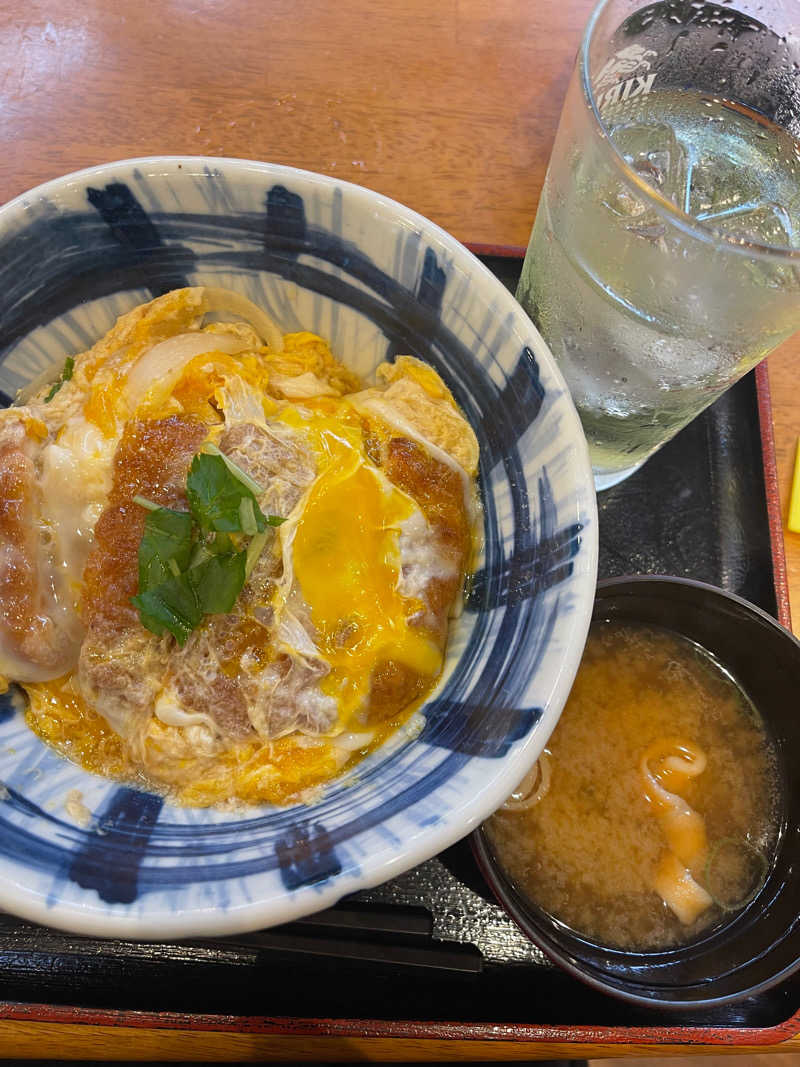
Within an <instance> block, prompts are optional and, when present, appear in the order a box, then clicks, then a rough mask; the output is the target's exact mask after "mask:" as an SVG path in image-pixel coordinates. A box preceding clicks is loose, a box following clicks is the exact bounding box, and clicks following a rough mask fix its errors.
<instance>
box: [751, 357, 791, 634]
mask: <svg viewBox="0 0 800 1067" xmlns="http://www.w3.org/2000/svg"><path fill="white" fill-rule="evenodd" d="M755 376H756V395H757V398H758V421H759V426H760V429H761V453H762V456H763V460H764V488H765V491H766V497H767V517H768V521H769V537H770V543H771V547H772V572H773V575H774V581H775V599H776V600H777V602H778V622H780V623H781V625H783V626H785V627H786V629H787V630H791V628H792V613H791V610H790V607H789V580H788V578H787V574H786V553H785V552H784V547H783V519H782V517H781V494H780V486H779V482H778V464H777V459H776V455H775V434H774V433H773V430H772V402H771V399H770V396H771V394H770V385H769V371H768V369H767V364H766V363H759V365H758V366H757V367H756V371H755Z"/></svg>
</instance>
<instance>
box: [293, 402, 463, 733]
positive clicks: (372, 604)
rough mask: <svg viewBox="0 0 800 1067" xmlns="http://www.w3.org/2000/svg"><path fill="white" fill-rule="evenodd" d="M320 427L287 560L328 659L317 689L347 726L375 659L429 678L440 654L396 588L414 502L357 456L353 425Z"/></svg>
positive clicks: (365, 689)
mask: <svg viewBox="0 0 800 1067" xmlns="http://www.w3.org/2000/svg"><path fill="white" fill-rule="evenodd" d="M325 421H326V422H328V421H329V420H327V419H326V420H325ZM330 421H333V420H330ZM323 436H324V438H325V446H326V451H327V452H328V455H329V457H330V458H329V463H328V465H327V466H326V468H325V469H324V471H323V472H322V473H321V474H320V476H319V477H318V478H317V480H316V482H315V483H314V485H313V486H312V488H311V490H310V492H309V495H308V498H307V500H306V503H305V507H304V509H303V514H302V518H301V520H300V522H299V524H298V527H297V530H296V533H295V536H294V543H293V556H292V562H293V567H294V573H295V576H296V578H297V581H298V583H299V585H300V590H301V592H302V594H303V597H304V599H305V601H306V603H307V604H308V605H309V608H310V612H311V620H312V622H313V623H314V627H315V629H316V631H317V644H318V647H319V648H320V651H321V653H322V655H323V657H324V658H325V659H326V660H327V661H328V663H329V664H330V666H331V673H330V675H329V676H328V677H327V678H326V679H325V681H324V683H323V688H324V689H325V690H326V692H327V693H328V694H329V695H330V696H333V697H334V698H335V699H336V700H337V703H338V705H339V724H340V726H346V724H347V720H348V719H349V717H350V715H351V714H352V713H353V712H354V711H355V710H357V709H358V707H359V706H360V705H361V704H362V702H363V700H364V698H365V696H366V694H367V692H368V690H369V685H370V678H371V675H372V672H373V670H374V669H375V668H376V667H378V666H379V665H380V664H382V663H384V662H385V661H386V660H388V659H391V660H395V661H399V662H401V663H403V664H404V665H405V666H407V667H410V668H411V669H412V670H414V671H415V672H417V673H418V674H420V675H424V676H426V677H434V676H435V675H437V674H438V673H439V671H440V670H441V666H442V653H441V650H440V649H439V647H438V646H437V644H436V643H435V642H434V641H433V640H432V639H431V637H430V636H429V635H428V634H427V633H426V632H425V631H424V630H423V629H421V628H420V627H418V626H417V627H415V626H412V625H410V623H409V619H410V617H411V616H412V615H413V614H414V613H415V612H416V611H418V609H419V607H420V605H419V603H418V602H417V601H416V600H412V599H410V598H407V597H403V596H401V595H400V593H399V592H398V588H397V587H398V580H399V574H400V566H401V559H400V549H399V545H398V541H399V536H400V525H401V523H402V522H403V521H404V520H406V519H408V518H409V517H410V516H411V515H412V514H413V512H414V510H415V507H416V505H415V504H414V502H413V501H412V500H411V499H410V498H409V497H408V496H406V495H405V494H404V493H402V492H400V491H399V490H398V489H396V488H395V487H394V486H392V485H391V483H390V482H388V481H387V479H385V478H383V477H382V476H381V474H380V472H379V471H377V470H376V469H375V468H373V467H372V466H370V465H369V464H368V463H366V462H365V461H364V457H363V454H362V452H361V450H360V449H357V448H355V447H353V443H354V442H353V436H354V435H353V434H352V432H350V433H346V434H343V435H341V436H339V435H338V434H334V433H332V432H330V429H329V430H328V432H327V433H324V434H323Z"/></svg>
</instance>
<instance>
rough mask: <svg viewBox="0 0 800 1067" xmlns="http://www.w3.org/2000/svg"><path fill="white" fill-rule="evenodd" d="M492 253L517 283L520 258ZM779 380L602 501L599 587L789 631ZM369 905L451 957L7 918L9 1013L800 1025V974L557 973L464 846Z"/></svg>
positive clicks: (647, 1036) (457, 1027) (744, 1030)
mask: <svg viewBox="0 0 800 1067" xmlns="http://www.w3.org/2000/svg"><path fill="white" fill-rule="evenodd" d="M483 258H484V261H485V262H486V263H487V265H488V266H489V267H490V268H491V269H492V270H493V271H494V272H495V273H496V274H497V275H498V276H499V277H500V278H501V280H502V281H503V282H504V283H505V284H506V285H507V286H508V287H509V288H510V289H511V290H512V291H513V290H514V288H515V286H516V280H517V276H518V274H519V267H520V260H519V259H518V258H516V257H514V256H508V255H492V256H484V257H483ZM765 386H766V376H765V375H764V374H763V372H762V373H761V375H760V377H759V380H758V382H757V380H756V377H755V376H754V375H753V374H750V375H748V376H747V377H745V378H744V379H742V380H741V381H740V382H739V383H738V384H737V385H736V386H735V387H734V388H733V389H731V390H730V391H729V392H728V393H726V394H725V395H724V396H723V397H722V398H721V399H720V400H718V401H717V402H716V403H715V404H714V405H713V407H712V408H710V409H709V410H708V411H706V412H705V413H704V414H703V415H701V416H700V417H699V418H698V419H697V420H695V422H693V423H692V424H691V425H690V426H688V427H687V428H686V429H685V430H683V431H682V432H681V433H680V434H679V435H678V436H677V437H676V438H675V439H674V440H673V441H672V442H670V443H669V444H668V445H667V446H665V447H664V448H663V449H662V451H661V452H659V453H658V454H657V455H656V456H655V457H654V458H653V459H651V460H650V461H649V462H648V463H647V464H646V465H645V466H644V467H643V468H642V469H641V470H640V471H639V472H638V473H637V474H635V475H634V476H633V477H631V478H630V479H629V480H628V481H626V482H624V483H623V484H621V485H619V486H617V487H615V488H614V489H611V490H608V491H606V492H605V493H603V494H601V496H600V498H599V522H600V575H601V576H602V577H606V576H613V575H620V574H628V573H649V574H654V573H660V574H675V575H682V576H687V577H692V578H697V579H701V580H704V581H707V582H711V583H713V584H715V585H720V586H722V587H724V588H726V589H728V590H731V591H733V592H735V593H738V594H740V595H741V596H744V597H746V598H747V599H748V600H751V601H753V602H754V603H756V604H758V605H760V606H761V607H762V608H764V609H766V610H767V611H769V612H770V613H771V614H773V615H778V616H780V617H781V618H782V621H784V623H788V615H787V613H786V605H787V600H786V594H785V577H784V572H783V562H782V550H781V549H780V542H779V537H778V534H779V532H780V520H779V516H778V513H777V512H776V510H775V509H776V508H777V501H776V499H775V494H774V456H773V454H772V452H771V428H770V427H769V425H768V422H769V410H768V398H767V397H766V394H765ZM760 410H761V417H760ZM762 430H763V432H764V437H763V440H762ZM764 442H766V445H765V443H764ZM765 472H766V473H765ZM771 534H772V536H771ZM773 542H775V545H777V546H778V547H777V548H776V552H775V554H774V553H773V548H774V544H773ZM776 563H777V566H776ZM355 900H356V909H358V908H359V907H360V908H362V909H363V910H364V912H365V913H366V914H369V915H373V916H374V915H379V916H380V915H384V916H386V915H389V916H391V915H397V916H403V915H407V914H408V915H411V916H412V919H413V918H414V916H416V917H417V918H419V917H420V916H422V917H423V918H427V917H429V918H430V924H431V926H432V932H431V933H430V934H425V933H424V932H422V933H416V934H415V933H413V932H412V933H408V932H406V933H403V934H397V933H392V932H391V931H389V932H385V933H383V934H380V935H378V936H377V945H378V953H377V954H378V955H380V945H381V944H385V945H386V946H387V952H389V951H391V952H392V954H393V956H394V958H395V960H396V958H397V950H398V946H399V948H400V950H402V951H405V949H406V948H408V947H411V948H412V949H413V948H415V946H416V947H418V946H420V945H427V946H431V947H432V948H433V949H434V950H436V949H437V947H438V948H440V949H442V950H443V952H442V956H441V962H440V963H437V962H436V960H435V959H434V962H433V965H426V966H413V965H404V964H398V963H397V962H392V963H386V962H380V961H375V960H371V961H370V960H363V959H362V960H352V959H351V960H347V959H341V958H331V957H324V956H317V955H313V954H309V955H306V954H302V953H301V954H298V953H297V951H288V950H286V949H285V948H283V947H281V946H282V945H287V944H288V945H291V943H292V942H291V940H289V941H287V942H283V941H281V940H280V938H281V937H283V935H284V934H285V935H286V937H287V938H289V939H291V938H293V937H295V936H296V935H297V934H298V931H299V933H300V934H301V935H304V934H306V933H308V929H307V928H304V927H303V926H302V924H301V925H300V926H298V924H294V925H293V926H292V927H291V928H281V930H279V931H278V932H277V933H278V935H279V938H278V939H277V940H276V939H275V938H274V936H273V935H268V936H267V937H266V938H261V939H259V937H258V935H256V936H255V937H250V938H236V939H227V940H225V939H221V940H217V941H206V942H204V941H194V942H183V943H172V944H140V943H135V942H126V941H113V940H101V939H91V938H81V937H77V936H74V935H70V934H62V933H59V932H57V931H52V930H45V929H43V928H41V927H35V926H32V925H30V924H27V923H24V922H22V921H20V920H17V919H15V918H13V917H11V916H0V1002H3V1003H0V1019H2V1018H3V1017H5V1018H21V1017H24V1018H26V1019H54V1018H58V1017H65V1016H64V1014H63V1013H64V1012H65V1011H66V1012H68V1013H69V1014H68V1015H67V1016H66V1017H68V1018H71V1019H73V1020H76V1019H79V1018H82V1019H84V1020H85V1021H87V1022H92V1021H95V1022H100V1021H107V1020H108V1018H110V1016H109V1014H108V1013H109V1012H110V1011H113V1013H114V1018H115V1019H116V1021H117V1022H120V1021H121V1022H123V1023H124V1022H125V1020H126V1019H133V1020H135V1018H137V1017H138V1019H139V1020H140V1023H139V1024H141V1019H142V1018H143V1016H136V1013H141V1012H144V1013H148V1015H149V1013H160V1014H159V1018H160V1019H162V1020H164V1019H166V1016H165V1015H163V1014H162V1013H175V1014H174V1016H173V1018H174V1022H173V1024H172V1025H176V1026H184V1025H187V1026H190V1027H191V1026H200V1027H201V1028H203V1027H205V1028H214V1026H215V1023H214V1020H215V1019H217V1020H222V1019H223V1018H224V1025H225V1028H226V1029H229V1028H231V1026H232V1025H233V1026H234V1027H235V1026H236V1025H238V1023H237V1020H239V1021H240V1022H241V1025H242V1026H243V1027H244V1026H245V1025H246V1028H247V1029H249V1030H252V1029H253V1028H254V1023H255V1022H257V1020H258V1019H261V1020H262V1021H264V1024H265V1026H266V1022H267V1021H268V1022H269V1025H270V1027H272V1029H273V1030H274V1028H275V1026H276V1025H278V1024H279V1023H280V1020H281V1019H283V1020H284V1022H285V1024H286V1027H287V1032H288V1029H289V1028H291V1029H292V1030H293V1031H295V1032H296V1030H297V1022H298V1020H300V1021H301V1022H303V1021H305V1022H307V1023H308V1024H309V1025H313V1032H315V1033H317V1034H319V1033H337V1032H338V1033H341V1032H345V1031H347V1030H348V1029H349V1030H350V1032H352V1028H353V1027H354V1026H357V1027H360V1031H359V1032H361V1033H367V1032H369V1033H388V1034H392V1033H393V1034H396V1035H398V1036H403V1035H405V1036H409V1035H412V1036H413V1035H416V1036H420V1037H423V1036H425V1035H435V1036H442V1033H443V1031H442V1026H443V1025H446V1026H447V1036H452V1037H462V1038H463V1037H480V1038H486V1037H491V1036H495V1037H502V1038H505V1039H506V1040H508V1039H509V1038H510V1037H512V1038H513V1037H515V1036H518V1037H520V1038H524V1037H527V1038H528V1039H529V1040H530V1039H532V1037H533V1038H534V1039H535V1038H536V1037H537V1036H538V1037H539V1038H540V1039H544V1037H546V1036H547V1035H550V1038H551V1039H553V1035H554V1034H555V1035H557V1038H558V1040H561V1041H564V1040H570V1039H573V1040H576V1041H577V1040H581V1041H586V1040H596V1041H625V1040H631V1041H636V1042H637V1043H642V1042H648V1041H652V1042H659V1041H672V1042H675V1041H681V1040H694V1041H698V1040H702V1041H704V1042H715V1041H716V1042H720V1043H726V1044H729V1043H732V1042H744V1041H746V1042H760V1043H767V1042H769V1041H778V1040H783V1039H785V1038H786V1037H788V1036H790V1035H791V1034H793V1033H795V1032H797V1031H798V1030H800V1010H799V1009H800V978H795V979H792V980H789V981H788V982H786V983H784V984H783V985H781V986H779V987H776V988H774V989H772V990H770V991H768V992H766V993H762V994H760V995H759V996H756V997H753V998H751V999H750V1000H747V1001H744V1002H742V1003H740V1004H738V1005H735V1006H732V1007H724V1008H718V1009H714V1010H704V1011H696V1010H695V1011H691V1012H669V1014H665V1013H664V1012H659V1011H653V1010H647V1009H644V1008H640V1007H634V1006H632V1005H629V1004H626V1003H623V1002H620V1001H617V1000H614V999H611V998H608V997H606V996H603V995H601V994H599V993H597V992H594V991H593V990H591V989H589V988H588V987H586V986H584V985H583V984H581V983H580V982H578V981H576V980H575V979H573V978H570V977H568V976H567V975H566V974H564V973H562V972H561V971H559V970H557V969H556V968H554V967H553V966H552V965H550V964H549V963H548V962H547V961H546V960H545V959H544V957H543V956H542V955H541V954H540V953H539V951H538V950H537V949H536V948H534V947H533V946H532V945H531V944H530V942H528V941H527V939H526V938H525V937H524V936H523V935H522V934H521V933H520V932H519V931H518V930H517V929H516V927H515V926H514V925H513V924H512V923H511V921H510V920H509V919H507V918H506V916H505V914H504V913H503V912H502V910H501V909H500V908H499V907H498V906H497V905H496V903H495V902H494V900H493V898H492V896H491V893H490V891H489V890H488V888H487V886H486V885H485V883H484V882H483V879H482V877H481V875H480V874H479V872H478V869H477V866H476V865H475V862H474V860H473V858H472V853H471V851H470V847H469V844H468V843H467V842H461V843H460V844H458V845H456V846H454V847H453V848H451V849H449V850H447V851H446V852H445V853H443V854H442V855H440V856H439V857H437V858H436V859H434V860H431V861H429V862H428V863H425V864H422V865H421V866H420V867H417V868H415V869H414V870H413V871H410V872H408V873H407V874H406V875H403V876H402V877H400V878H398V879H395V880H394V881H393V882H390V883H387V884H386V885H385V886H381V887H378V888H377V889H374V890H370V891H368V892H364V893H361V894H358V895H357V897H356V898H355ZM420 909H423V910H422V911H420ZM415 921H416V920H415ZM388 925H391V923H389V924H388ZM412 925H413V923H412ZM424 925H425V924H424V922H423V923H422V926H421V927H420V930H424ZM316 929H317V932H318V931H319V930H320V929H321V928H320V927H319V926H317V928H316ZM274 933H275V932H273V934H274ZM346 938H347V939H349V941H350V943H351V944H352V945H356V946H358V945H359V944H360V943H361V942H362V941H364V940H365V938H366V935H365V934H364V932H363V931H361V930H359V928H358V927H357V926H356V928H355V929H353V930H352V931H350V932H349V933H348V934H347V935H346ZM270 939H271V940H270ZM373 942H376V938H375V937H372V938H371V943H373ZM372 955H375V953H374V952H372ZM412 956H413V953H412ZM118 1013H121V1014H118ZM267 1017H268V1018H267ZM193 1020H196V1021H195V1022H193ZM201 1020H202V1021H201ZM290 1021H291V1024H290ZM135 1024H136V1023H135V1021H134V1022H133V1023H132V1025H135ZM220 1025H221V1024H220ZM586 1028H589V1029H588V1030H587V1029H586ZM278 1029H280V1025H278ZM587 1034H591V1037H587Z"/></svg>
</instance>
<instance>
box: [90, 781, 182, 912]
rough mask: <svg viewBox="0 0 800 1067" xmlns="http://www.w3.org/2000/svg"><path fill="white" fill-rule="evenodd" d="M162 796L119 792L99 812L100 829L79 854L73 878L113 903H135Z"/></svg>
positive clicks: (127, 790) (123, 789) (134, 791)
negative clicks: (141, 866) (140, 869)
mask: <svg viewBox="0 0 800 1067" xmlns="http://www.w3.org/2000/svg"><path fill="white" fill-rule="evenodd" d="M163 805H164V800H163V798H162V797H159V796H155V795H154V794H152V793H141V792H138V791H137V790H135V789H128V788H122V789H116V790H114V792H113V793H112V794H111V796H110V798H109V800H108V802H107V804H106V807H105V808H104V809H103V811H102V812H100V813H98V815H97V821H98V826H97V829H96V830H94V831H92V832H91V833H89V834H88V835H87V838H86V841H85V842H84V844H83V845H82V846H81V848H80V849H79V850H78V851H77V852H76V853H75V857H74V859H73V860H72V863H71V864H70V867H69V877H70V878H71V880H72V881H73V882H76V883H77V884H78V885H79V886H82V887H83V888H84V889H93V890H94V891H95V892H96V893H97V894H98V896H99V897H100V899H101V900H105V901H106V902H107V903H109V904H131V903H132V902H133V901H134V900H136V898H137V896H138V893H139V867H140V865H141V862H142V859H143V858H144V856H145V855H146V853H147V846H148V842H149V840H150V835H151V833H152V830H153V827H154V826H155V824H156V821H157V819H158V816H159V813H160V811H161V808H162V807H163Z"/></svg>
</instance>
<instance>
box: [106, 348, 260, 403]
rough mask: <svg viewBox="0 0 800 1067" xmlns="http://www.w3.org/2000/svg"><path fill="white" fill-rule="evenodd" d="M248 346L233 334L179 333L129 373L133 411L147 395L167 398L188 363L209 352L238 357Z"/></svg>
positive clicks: (127, 389)
mask: <svg viewBox="0 0 800 1067" xmlns="http://www.w3.org/2000/svg"><path fill="white" fill-rule="evenodd" d="M246 347H247V346H246V345H245V343H244V342H243V341H241V340H240V339H239V338H238V337H234V336H233V334H225V333H202V332H201V331H197V330H195V331H193V332H191V333H179V334H176V335H175V336H174V337H169V338H167V340H166V341H159V343H158V344H157V345H153V347H152V348H148V349H147V351H146V352H144V353H142V355H141V356H139V358H138V359H137V360H136V362H135V363H134V365H133V366H132V367H131V369H130V371H129V372H128V380H127V382H126V383H125V392H126V396H127V400H128V403H129V404H130V406H131V407H132V408H134V409H135V408H136V407H138V405H139V403H140V402H141V401H142V400H143V399H144V397H145V396H146V395H147V393H149V392H152V393H153V398H154V399H156V400H157V399H159V398H162V397H167V396H169V394H170V393H171V392H172V390H173V388H174V387H175V384H176V383H177V381H178V379H179V378H180V376H181V374H183V371H184V368H185V367H186V364H187V363H190V362H191V361H192V360H193V359H194V358H195V357H196V356H202V355H205V353H206V352H227V353H228V354H229V355H236V353H237V352H242V351H243V350H244V349H245V348H246Z"/></svg>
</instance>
